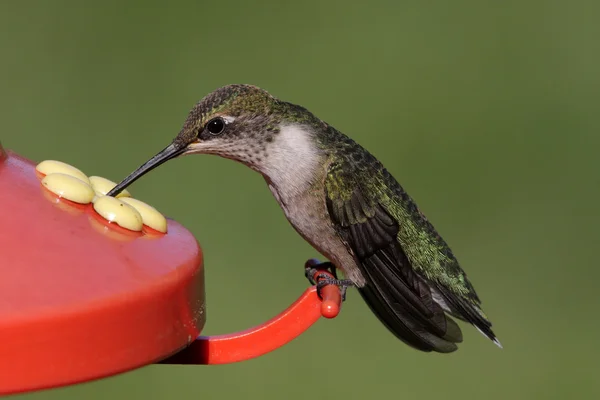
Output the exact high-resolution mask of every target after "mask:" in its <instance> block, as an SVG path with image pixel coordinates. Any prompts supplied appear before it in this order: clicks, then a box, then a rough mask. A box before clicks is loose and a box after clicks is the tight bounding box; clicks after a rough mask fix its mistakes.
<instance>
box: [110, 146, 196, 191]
mask: <svg viewBox="0 0 600 400" xmlns="http://www.w3.org/2000/svg"><path fill="white" fill-rule="evenodd" d="M186 149H187V146H178V145H175V144H170V145H169V146H167V147H165V148H164V149H163V150H161V151H160V152H159V153H158V154H157V155H155V156H154V157H152V158H151V159H150V160H148V161H147V162H146V163H145V164H143V165H142V166H140V167H139V168H138V169H136V170H135V171H133V172H132V173H131V174H129V176H128V177H127V178H125V179H123V180H122V181H121V182H120V183H119V184H118V185H117V186H115V187H114V188H113V189H112V190H111V191H110V192H108V193H107V194H106V195H107V196H113V197H114V196H116V195H118V194H119V193H121V191H122V190H123V189H126V188H127V187H128V186H129V185H131V184H132V183H133V182H135V181H137V180H138V179H139V178H141V177H142V175H144V174H146V173H147V172H150V171H152V170H153V169H154V168H156V167H158V166H159V165H161V164H164V163H165V162H167V161H169V160H170V159H172V158H175V157H177V156H179V155H181V154H183V153H185V151H186Z"/></svg>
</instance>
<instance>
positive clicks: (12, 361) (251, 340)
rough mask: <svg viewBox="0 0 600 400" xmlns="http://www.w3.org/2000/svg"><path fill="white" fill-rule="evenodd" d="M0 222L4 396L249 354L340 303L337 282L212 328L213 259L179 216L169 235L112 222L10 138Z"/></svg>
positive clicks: (0, 166)
mask: <svg viewBox="0 0 600 400" xmlns="http://www.w3.org/2000/svg"><path fill="white" fill-rule="evenodd" d="M0 220H1V221H2V227H1V228H0V395H3V394H13V393H22V392H29V391H34V390H39V389H45V388H53V387H59V386H65V385H70V384H75V383H80V382H85V381H90V380H94V379H99V378H103V377H108V376H112V375H115V374H118V373H122V372H126V371H130V370H132V369H135V368H139V367H142V366H145V365H148V364H152V363H162V364H205V365H208V364H227V363H234V362H239V361H244V360H248V359H251V358H255V357H258V356H261V355H263V354H266V353H268V352H270V351H273V350H275V349H277V348H278V347H281V346H283V345H284V344H286V343H288V342H290V341H291V340H293V339H294V338H296V337H297V336H298V335H300V334H302V333H303V332H304V331H306V330H307V329H308V328H309V327H310V326H311V325H312V324H314V323H315V322H316V321H317V320H318V319H319V318H321V317H325V318H334V317H335V316H337V314H338V313H339V311H340V307H341V295H340V291H339V289H338V288H337V287H336V286H332V285H327V286H325V287H324V288H323V289H322V290H321V295H322V296H321V297H322V298H320V297H319V296H318V295H317V291H316V287H315V286H313V287H310V288H308V289H306V291H304V293H302V294H301V296H300V297H299V298H298V299H297V300H296V301H295V302H294V303H293V304H292V305H290V306H289V307H288V308H287V309H285V310H284V311H283V312H282V313H280V314H279V315H277V316H275V317H274V318H272V319H271V320H269V321H267V322H265V323H263V324H261V325H258V326H256V327H253V328H250V329H248V330H246V331H243V332H238V333H233V334H227V335H217V336H200V333H201V331H202V329H203V327H204V324H205V321H206V309H205V297H204V285H205V282H204V265H203V256H202V250H201V248H200V246H199V244H198V242H197V241H196V239H195V238H194V236H193V235H192V234H191V233H190V232H189V231H188V230H187V229H185V228H184V227H183V226H182V225H181V224H179V223H178V222H176V221H173V220H168V221H167V225H168V233H167V234H162V233H160V232H157V231H152V230H145V231H144V232H143V233H140V232H133V231H130V230H127V229H124V228H121V227H120V226H118V225H117V224H114V223H110V222H108V221H107V220H105V219H103V218H102V217H101V216H100V215H98V214H97V213H96V211H95V210H94V208H93V206H92V205H91V204H86V205H82V204H77V203H74V202H71V201H69V200H65V199H64V198H60V197H58V196H56V195H55V194H53V193H52V192H50V191H49V190H47V189H46V188H45V187H44V186H43V185H41V184H40V176H39V173H38V172H37V171H36V168H35V164H34V163H33V162H31V161H30V160H27V159H25V158H23V157H21V156H19V155H18V154H16V153H14V152H11V151H8V152H5V151H4V149H2V145H1V144H0ZM317 264H318V263H317V262H316V261H314V260H311V261H309V262H308V263H307V265H308V266H313V267H315V268H316V271H315V272H314V276H313V278H314V279H315V280H317V281H318V279H323V278H324V277H325V276H328V277H333V276H332V275H331V274H330V273H329V272H327V271H325V270H323V269H319V268H318V265H317ZM313 271H314V270H313Z"/></svg>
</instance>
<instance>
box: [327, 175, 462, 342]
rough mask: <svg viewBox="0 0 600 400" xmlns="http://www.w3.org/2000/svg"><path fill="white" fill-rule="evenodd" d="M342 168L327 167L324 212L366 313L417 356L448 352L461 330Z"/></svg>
mask: <svg viewBox="0 0 600 400" xmlns="http://www.w3.org/2000/svg"><path fill="white" fill-rule="evenodd" d="M344 167H345V168H346V169H347V168H348V166H347V165H346V166H344V165H342V164H341V163H333V164H331V165H330V167H329V171H328V174H327V178H326V182H325V192H326V193H325V194H326V203H327V209H328V211H329V214H330V216H331V219H332V221H333V223H334V225H335V228H336V230H337V232H338V234H339V235H340V236H341V237H342V239H343V240H344V241H345V243H346V245H347V246H348V247H349V248H350V249H351V250H352V251H353V253H354V254H355V256H356V258H357V259H358V261H359V263H358V264H359V268H360V270H361V272H362V275H363V276H364V278H365V279H366V285H365V286H364V287H362V288H359V291H360V293H361V295H362V296H363V298H364V299H365V301H366V302H367V304H368V305H369V307H370V308H371V310H372V311H373V312H374V313H375V315H377V317H378V318H379V319H380V320H381V321H382V322H383V323H384V324H385V325H386V327H387V328H388V329H389V330H391V331H392V332H393V333H394V334H395V335H396V336H397V337H398V338H400V339H401V340H403V341H404V342H405V343H407V344H409V345H411V346H413V347H415V348H417V349H419V350H422V351H432V350H433V351H438V352H452V351H454V350H456V349H457V346H456V344H455V343H459V342H461V341H462V334H461V331H460V328H459V327H458V325H456V323H455V322H454V321H453V320H452V319H450V318H449V317H447V316H446V314H445V313H444V310H443V309H442V307H441V306H440V305H439V304H438V303H436V302H435V301H434V299H433V296H432V291H431V288H430V286H429V285H428V283H427V282H426V281H425V279H424V278H422V277H421V276H420V275H418V274H417V273H416V272H415V270H414V269H413V268H412V267H411V264H410V262H409V260H408V258H407V256H406V254H405V253H404V251H403V250H402V248H401V246H400V243H399V242H398V239H397V237H398V232H399V223H398V221H397V220H396V219H395V218H394V217H393V216H392V215H390V213H389V212H388V211H387V210H386V208H385V207H384V206H382V204H381V203H380V202H379V201H378V200H377V198H378V197H379V196H377V195H376V194H374V193H372V192H371V191H367V190H365V188H364V187H363V185H362V184H361V183H360V182H357V181H356V180H355V179H353V175H354V174H347V173H345V171H344Z"/></svg>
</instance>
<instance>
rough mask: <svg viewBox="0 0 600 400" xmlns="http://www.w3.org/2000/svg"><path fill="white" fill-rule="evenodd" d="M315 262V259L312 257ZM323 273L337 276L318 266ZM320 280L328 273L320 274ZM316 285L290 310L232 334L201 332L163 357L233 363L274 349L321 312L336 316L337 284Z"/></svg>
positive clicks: (187, 361)
mask: <svg viewBox="0 0 600 400" xmlns="http://www.w3.org/2000/svg"><path fill="white" fill-rule="evenodd" d="M309 263H311V264H312V265H314V264H315V263H314V262H311V261H309ZM317 273H319V274H320V275H321V276H323V275H327V276H328V277H330V278H333V275H331V274H330V273H329V272H327V271H325V270H318V271H317ZM317 273H315V275H314V276H313V278H315V280H316V281H317V282H318V281H319V280H320V279H323V278H324V277H320V278H316V275H317ZM321 295H322V297H323V300H322V301H321V299H320V298H319V297H318V295H317V289H316V288H315V287H312V288H309V289H306V291H305V292H304V294H303V295H302V296H301V297H300V298H299V299H298V300H296V301H295V302H294V304H292V305H291V306H290V307H289V308H288V309H287V310H285V311H284V312H282V313H281V314H279V315H278V316H276V317H275V318H273V319H271V320H269V321H268V322H266V323H264V324H262V325H259V326H257V327H254V328H252V329H248V330H246V331H243V332H238V333H233V334H229V335H217V336H201V337H199V338H198V339H196V341H195V342H194V343H192V344H191V345H190V346H189V347H187V348H186V349H184V350H182V351H181V352H179V353H177V354H175V355H174V356H172V357H169V358H168V359H166V360H164V361H162V363H163V364H211V365H212V364H229V363H234V362H239V361H246V360H249V359H252V358H255V357H258V356H261V355H264V354H266V353H268V352H270V351H273V350H275V349H277V348H279V347H281V346H283V345H285V344H286V343H288V342H290V341H292V340H293V339H295V338H296V337H298V336H299V335H300V334H301V333H303V332H304V331H306V330H307V329H308V328H310V327H311V325H312V324H314V323H315V322H316V321H317V320H318V319H319V318H320V317H321V316H323V317H325V318H335V317H336V316H337V315H338V314H339V312H340V307H341V304H342V299H341V295H340V290H339V288H338V287H337V286H333V285H327V286H325V287H323V289H322V290H321Z"/></svg>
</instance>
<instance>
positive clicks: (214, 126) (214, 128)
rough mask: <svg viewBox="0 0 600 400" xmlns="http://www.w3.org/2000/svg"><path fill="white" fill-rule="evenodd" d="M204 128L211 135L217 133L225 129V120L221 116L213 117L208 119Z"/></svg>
mask: <svg viewBox="0 0 600 400" xmlns="http://www.w3.org/2000/svg"><path fill="white" fill-rule="evenodd" d="M206 129H208V131H209V132H210V133H212V134H213V135H219V134H221V133H222V132H223V130H224V129H225V121H224V120H223V118H214V119H211V120H210V121H208V124H206Z"/></svg>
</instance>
